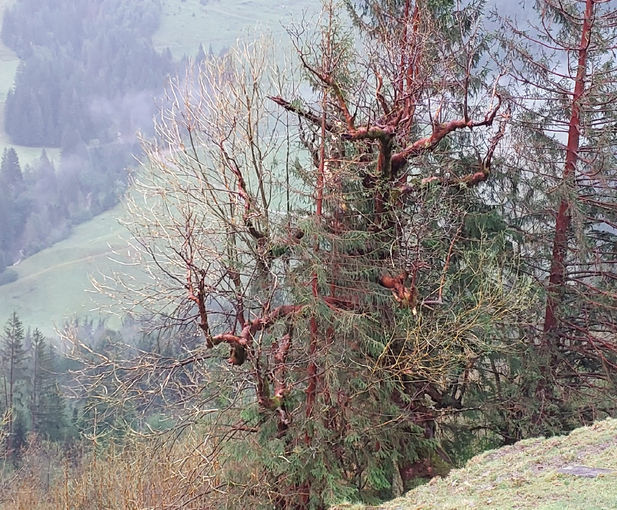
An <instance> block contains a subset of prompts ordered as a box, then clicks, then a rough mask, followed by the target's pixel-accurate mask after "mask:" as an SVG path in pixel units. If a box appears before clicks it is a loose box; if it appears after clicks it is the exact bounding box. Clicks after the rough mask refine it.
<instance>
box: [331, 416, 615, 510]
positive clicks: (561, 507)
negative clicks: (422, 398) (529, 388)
mask: <svg viewBox="0 0 617 510" xmlns="http://www.w3.org/2000/svg"><path fill="white" fill-rule="evenodd" d="M616 488H617V420H615V419H607V420H604V421H601V422H598V423H596V424H594V425H593V426H590V427H583V428H579V429H576V430H574V431H573V432H572V433H570V434H569V435H567V436H560V437H552V438H549V439H543V438H540V439H529V440H526V441H521V442H519V443H516V444H515V445H513V446H506V447H503V448H500V449H498V450H493V451H489V452H485V453H483V454H481V455H479V456H477V457H474V458H473V459H471V460H470V461H469V462H468V464H467V466H466V467H465V468H463V469H458V470H455V471H452V472H451V473H450V475H448V476H447V477H446V478H443V479H442V478H435V479H433V480H432V481H431V482H430V483H429V484H427V485H424V486H422V487H419V488H417V489H415V490H413V491H411V492H409V493H408V494H406V495H405V496H404V497H401V498H398V499H395V500H393V501H391V502H389V503H386V504H384V505H382V506H380V507H377V508H381V509H384V510H395V509H396V510H471V509H494V510H532V509H533V510H580V509H583V508H584V509H585V510H609V509H616V508H617V490H616ZM336 508H337V509H341V510H342V509H343V508H345V509H353V510H361V509H369V508H376V507H365V506H361V505H340V506H338V507H336Z"/></svg>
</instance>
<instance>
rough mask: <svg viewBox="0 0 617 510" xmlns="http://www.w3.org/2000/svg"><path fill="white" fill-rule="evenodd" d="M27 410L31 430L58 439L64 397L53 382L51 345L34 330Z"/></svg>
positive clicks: (62, 428) (62, 425)
mask: <svg viewBox="0 0 617 510" xmlns="http://www.w3.org/2000/svg"><path fill="white" fill-rule="evenodd" d="M31 348H32V355H31V387H30V395H29V403H28V404H29V409H30V417H31V424H32V430H33V431H34V432H36V433H37V434H39V435H41V436H43V437H46V438H48V439H51V440H59V439H61V438H62V436H63V434H64V433H65V429H66V417H65V405H64V399H63V397H62V395H61V393H60V390H59V387H58V382H57V368H56V366H55V365H56V355H55V352H54V348H53V346H52V345H49V344H47V342H46V341H45V337H44V336H43V334H42V333H41V332H40V331H39V330H38V329H35V330H34V333H33V334H32V347H31Z"/></svg>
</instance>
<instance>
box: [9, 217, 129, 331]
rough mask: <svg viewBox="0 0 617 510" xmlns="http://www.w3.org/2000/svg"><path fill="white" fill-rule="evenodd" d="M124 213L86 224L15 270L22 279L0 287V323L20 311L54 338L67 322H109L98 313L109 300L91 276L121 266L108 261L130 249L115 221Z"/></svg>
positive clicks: (22, 316)
mask: <svg viewBox="0 0 617 510" xmlns="http://www.w3.org/2000/svg"><path fill="white" fill-rule="evenodd" d="M120 215H121V211H120V207H117V208H115V209H112V210H111V211H108V212H106V213H104V214H101V215H99V216H97V217H96V218H94V219H92V220H91V221H88V222H86V223H82V224H81V225H78V226H77V227H76V228H75V229H74V231H73V233H72V234H71V236H70V237H68V238H67V239H65V240H63V241H60V242H59V243H56V244H55V245H54V246H52V247H50V248H47V249H45V250H42V251H40V252H39V253H37V254H35V255H33V256H32V257H28V258H26V259H24V260H23V261H21V262H20V263H19V264H17V265H15V266H13V267H12V268H11V269H13V270H14V271H16V272H17V275H18V279H17V280H16V281H14V282H12V283H9V284H6V285H2V286H0V325H1V324H2V323H4V321H6V320H7V319H8V317H9V314H10V313H11V312H13V311H16V312H17V313H18V314H19V316H20V318H21V319H22V320H23V322H24V323H25V324H26V326H32V327H38V328H39V329H41V330H42V331H43V332H44V333H45V334H47V335H52V334H53V333H54V330H55V328H57V327H61V326H62V324H63V322H64V321H65V320H67V319H71V318H74V317H77V316H79V317H81V316H89V317H93V318H99V317H105V318H108V316H100V315H99V313H98V312H97V311H96V309H97V308H99V307H101V306H102V305H106V304H107V301H106V299H105V298H103V296H101V295H99V294H97V293H96V292H94V288H93V286H92V284H91V281H90V278H91V276H94V277H96V276H97V275H99V274H101V273H104V274H111V273H112V272H113V271H114V270H116V271H118V270H119V268H120V267H121V266H119V265H118V263H117V262H114V261H112V260H111V258H110V257H112V256H113V255H114V252H117V253H119V254H120V255H121V256H122V255H123V254H127V250H128V245H127V242H126V239H125V238H123V235H124V232H125V230H124V228H123V227H122V226H120V225H119V224H118V222H117V220H116V218H117V217H119V216H120ZM122 267H124V266H122ZM111 325H117V322H113V321H112V324H111Z"/></svg>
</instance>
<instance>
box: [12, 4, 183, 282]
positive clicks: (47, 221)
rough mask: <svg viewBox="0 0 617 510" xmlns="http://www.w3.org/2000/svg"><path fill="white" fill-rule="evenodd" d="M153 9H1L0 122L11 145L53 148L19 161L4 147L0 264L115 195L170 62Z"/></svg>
mask: <svg viewBox="0 0 617 510" xmlns="http://www.w3.org/2000/svg"><path fill="white" fill-rule="evenodd" d="M160 17H161V4H160V2H155V1H143V2H121V1H119V0H118V1H105V2H99V1H85V2H80V3H75V2H71V1H68V0H67V1H48V2H40V1H34V0H33V1H29V0H22V1H19V2H16V3H15V4H14V5H13V6H12V7H10V8H8V9H7V10H6V11H5V13H4V17H3V24H2V40H3V42H4V44H5V45H6V46H8V47H9V48H11V49H12V50H14V51H15V52H16V54H17V56H18V57H19V58H20V65H19V67H18V70H17V75H16V77H15V84H14V86H13V88H12V90H10V91H9V93H8V95H7V99H6V105H5V110H4V126H5V131H6V133H7V134H8V135H9V136H10V138H11V141H12V142H13V143H14V144H17V145H24V146H33V147H48V148H49V147H51V148H58V149H60V151H61V152H60V154H61V156H60V160H59V161H58V162H57V163H56V164H55V165H54V164H52V163H51V162H50V160H49V158H48V157H47V155H46V153H45V152H43V153H42V155H41V158H40V160H39V161H38V162H37V161H35V162H34V163H32V164H31V165H29V167H28V168H21V167H20V164H19V161H18V159H17V155H16V152H15V151H14V150H11V149H9V150H8V152H7V153H6V154H5V159H6V158H10V163H9V162H8V161H9V160H7V163H6V164H5V165H4V166H3V167H2V179H4V180H5V181H7V182H9V184H10V185H9V186H8V187H7V188H6V190H7V193H5V194H4V196H3V197H2V198H1V199H0V212H1V213H2V217H3V218H6V224H7V225H8V226H9V227H8V228H7V229H3V235H2V239H1V240H0V270H1V269H3V268H4V266H6V265H10V264H12V263H14V262H16V261H18V260H20V259H22V258H24V257H26V256H28V255H31V254H32V253H35V252H37V251H39V250H40V249H42V248H44V247H45V246H48V245H49V244H51V243H53V242H55V241H58V240H59V239H62V238H63V237H65V236H66V235H67V234H68V233H69V232H70V229H71V226H72V225H74V224H77V223H80V222H82V221H84V220H87V219H89V218H91V217H92V216H94V215H96V214H99V213H100V212H102V211H104V210H106V209H108V208H110V207H111V206H113V205H115V204H116V203H117V201H118V200H119V198H120V196H121V193H122V192H123V190H124V188H125V185H126V181H127V176H128V173H127V171H126V167H127V165H132V164H133V161H134V159H133V156H132V155H133V154H137V153H138V152H139V146H138V144H137V139H136V133H137V131H138V130H142V131H144V132H146V133H147V132H148V130H149V126H150V125H151V119H152V116H153V113H154V111H155V107H156V97H157V96H159V95H160V94H161V92H162V90H163V88H164V86H165V83H166V79H167V77H168V76H169V75H170V74H172V73H173V72H174V71H175V70H177V69H178V64H176V63H174V62H173V61H172V58H171V53H170V52H169V50H167V51H166V52H163V53H159V52H157V51H156V50H154V48H153V45H152V35H153V34H154V33H155V31H156V30H157V27H158V25H159V23H160ZM67 27H69V28H67ZM7 165H9V167H10V168H9V167H7ZM6 172H10V173H6ZM4 279H5V280H7V279H10V275H9V276H7V275H5V277H4Z"/></svg>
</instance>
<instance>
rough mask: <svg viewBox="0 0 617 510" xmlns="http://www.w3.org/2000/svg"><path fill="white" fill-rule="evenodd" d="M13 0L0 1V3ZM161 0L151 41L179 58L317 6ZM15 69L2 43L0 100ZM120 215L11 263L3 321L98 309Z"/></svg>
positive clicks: (120, 245)
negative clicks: (100, 279)
mask: <svg viewBox="0 0 617 510" xmlns="http://www.w3.org/2000/svg"><path fill="white" fill-rule="evenodd" d="M11 1H12V0H0V9H4V7H5V6H6V5H9V4H10V2H11ZM163 5H164V18H163V20H162V24H161V28H160V30H159V32H158V33H157V34H156V36H155V44H156V46H157V47H158V48H165V47H170V48H171V49H172V51H173V53H174V55H175V56H177V57H181V56H182V55H185V54H186V55H195V54H196V53H197V50H198V48H199V44H200V43H203V45H204V47H205V48H206V49H208V48H209V47H210V44H211V45H212V48H213V50H214V51H218V50H220V49H221V48H223V47H225V46H230V45H231V44H233V42H234V40H235V39H236V38H237V37H240V36H241V35H242V34H243V33H245V31H246V30H247V29H250V28H256V27H262V28H263V27H265V28H267V29H268V30H270V31H271V32H272V33H273V34H274V35H277V34H281V36H282V33H283V28H282V25H281V23H286V22H289V21H290V19H291V16H295V19H296V20H297V19H300V16H301V15H302V12H303V9H304V8H305V7H307V6H312V8H313V9H315V8H317V7H318V4H317V2H311V0H285V1H281V0H276V1H275V0H226V1H225V2H223V1H220V0H209V2H208V4H207V5H206V6H202V5H201V4H200V2H199V0H186V1H184V2H182V1H181V0H164V4H163ZM283 5H284V6H285V7H284V8H283V7H282V6H283ZM5 64H6V65H5ZM16 68H17V60H16V57H15V55H14V54H13V53H12V52H11V51H10V50H8V49H7V48H6V47H3V46H1V45H0V101H2V100H3V98H4V95H5V94H6V91H7V90H8V88H9V87H10V85H8V86H7V83H12V77H13V75H14V72H15V69H16ZM1 73H5V74H1ZM1 106H2V105H1V103H0V108H1ZM3 136H4V135H3V133H2V131H1V129H0V150H2V146H3V144H4V143H5V139H4V138H3ZM17 149H18V151H19V154H20V157H24V154H30V155H31V157H38V155H39V154H40V149H29V148H26V149H23V148H19V147H18V148H17ZM24 151H26V152H24ZM28 151H30V152H29V153H28ZM25 160H26V161H27V158H26V159H25ZM120 215H121V213H120V211H119V209H115V210H113V211H109V212H107V213H105V214H103V215H101V216H99V217H97V218H94V219H93V220H91V221H89V222H87V223H84V224H82V225H80V226H78V227H77V228H76V229H75V231H74V232H73V234H72V235H71V236H70V237H69V238H68V239H66V240H64V241H62V242H60V243H58V244H56V245H55V246H52V247H51V248H48V249H46V250H43V251H41V252H40V253H37V254H36V255H34V256H32V257H29V258H28V259H25V260H23V261H22V262H21V263H20V264H19V265H17V266H16V267H14V269H15V270H16V271H17V273H18V275H19V279H18V280H17V281H15V282H13V283H11V284H8V285H4V286H0V327H1V326H2V324H4V322H5V321H6V320H7V319H8V316H9V314H10V313H11V312H12V311H13V310H15V311H17V312H18V313H19V314H20V317H21V318H22V320H23V321H24V322H25V324H26V325H31V326H37V327H39V328H41V329H42V330H43V331H44V332H45V333H46V334H48V335H51V334H53V332H54V325H55V326H60V325H61V324H62V322H63V321H64V320H65V319H67V318H70V317H74V316H76V315H82V314H85V313H87V314H89V315H91V316H92V315H93V314H92V313H91V312H89V310H91V309H93V308H98V306H99V304H100V302H99V301H100V298H99V296H97V295H95V294H93V293H92V292H90V291H91V290H92V289H93V288H92V285H91V283H90V276H91V275H94V276H96V274H98V273H107V274H110V273H111V272H112V271H114V270H116V271H119V270H121V269H122V266H118V265H117V264H114V263H113V262H111V261H110V260H109V256H110V254H111V249H110V247H109V244H111V245H112V247H113V248H114V249H116V250H117V251H119V252H122V251H123V250H124V251H126V249H127V247H126V246H127V244H126V241H123V240H122V236H123V235H124V229H123V228H122V227H121V226H119V225H118V223H117V222H116V221H115V218H116V217H118V216H120ZM89 290H90V291H89ZM95 316H96V314H95ZM112 325H113V323H112Z"/></svg>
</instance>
